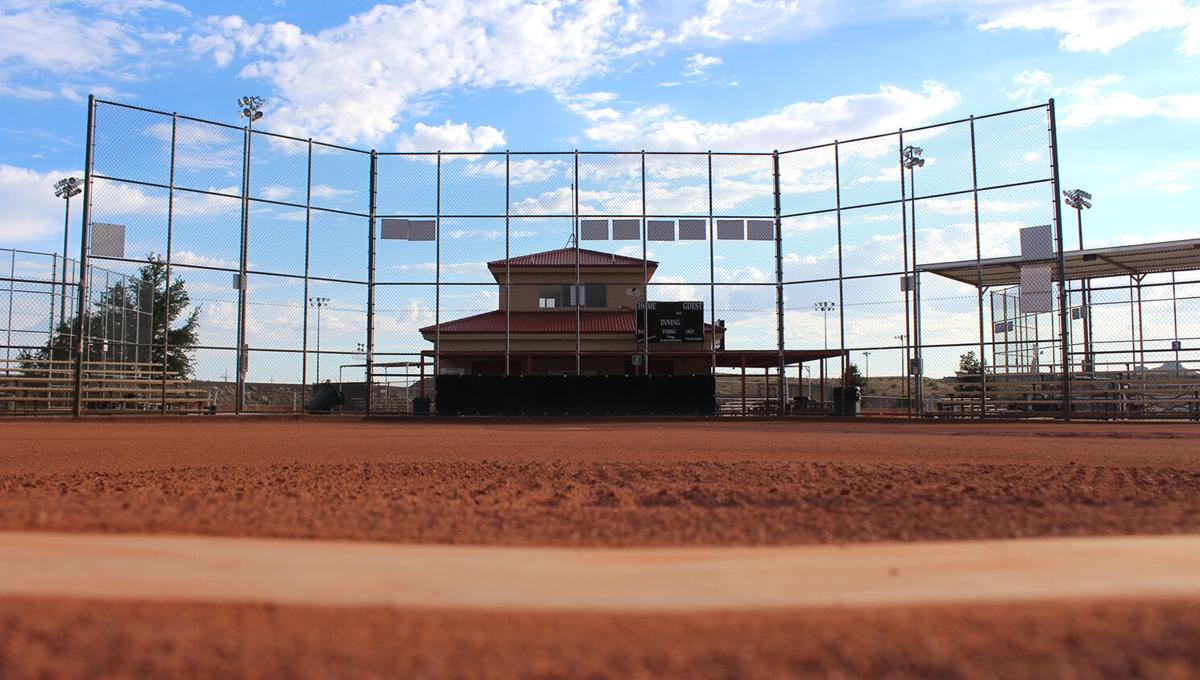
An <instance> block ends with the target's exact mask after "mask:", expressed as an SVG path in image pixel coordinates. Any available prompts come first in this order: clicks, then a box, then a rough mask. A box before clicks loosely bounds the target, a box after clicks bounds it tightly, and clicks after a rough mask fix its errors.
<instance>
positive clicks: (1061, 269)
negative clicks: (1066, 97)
mask: <svg viewBox="0 0 1200 680" xmlns="http://www.w3.org/2000/svg"><path fill="white" fill-rule="evenodd" d="M1048 111H1049V114H1050V162H1051V164H1052V166H1053V169H1054V174H1053V177H1052V181H1051V189H1052V190H1053V191H1054V234H1055V238H1056V239H1057V240H1058V253H1057V255H1058V332H1059V336H1060V337H1059V345H1060V351H1061V354H1062V360H1061V363H1062V366H1063V372H1062V409H1063V418H1065V419H1067V420H1070V419H1071V371H1070V366H1071V347H1070V321H1069V314H1068V312H1067V271H1066V269H1067V264H1066V255H1065V253H1064V251H1065V250H1066V244H1065V243H1063V225H1062V199H1061V196H1062V191H1061V187H1060V185H1059V166H1058V124H1057V122H1056V121H1055V117H1054V99H1053V98H1051V99H1050V103H1049V108H1048Z"/></svg>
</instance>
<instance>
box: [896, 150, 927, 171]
mask: <svg viewBox="0 0 1200 680" xmlns="http://www.w3.org/2000/svg"><path fill="white" fill-rule="evenodd" d="M924 152H925V150H924V149H922V148H921V147H919V146H911V145H910V146H906V147H904V151H903V153H902V154H901V158H902V162H903V163H904V167H906V168H908V169H909V170H912V169H913V168H920V167H923V166H924V165H925V159H924V158H921V154H922V153H924Z"/></svg>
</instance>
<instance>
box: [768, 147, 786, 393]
mask: <svg viewBox="0 0 1200 680" xmlns="http://www.w3.org/2000/svg"><path fill="white" fill-rule="evenodd" d="M771 159H772V164H773V166H774V174H775V187H774V188H775V191H774V194H775V320H776V331H775V333H776V341H777V342H778V344H779V389H778V392H779V415H781V416H782V415H786V414H787V403H786V402H785V399H786V395H787V357H786V355H785V354H784V345H783V331H784V328H783V218H782V213H783V211H782V209H781V205H780V195H779V150H778V149H776V150H775V151H774V152H772V154H771Z"/></svg>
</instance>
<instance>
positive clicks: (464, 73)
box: [190, 0, 661, 142]
mask: <svg viewBox="0 0 1200 680" xmlns="http://www.w3.org/2000/svg"><path fill="white" fill-rule="evenodd" d="M660 37H661V36H659V35H658V34H657V33H656V32H655V31H652V30H649V29H645V28H643V27H642V23H641V15H640V10H639V9H638V7H637V5H636V3H631V4H630V5H628V6H626V5H623V4H621V3H620V2H618V1H617V0H585V1H582V2H576V3H562V2H554V1H552V0H542V1H539V2H516V1H513V0H509V1H503V0H497V1H495V2H482V3H472V2H467V0H446V1H445V2H433V1H432V0H415V1H414V2H411V3H407V4H404V5H401V6H393V5H382V4H381V5H377V6H375V7H373V8H371V9H370V10H368V11H366V12H364V13H362V14H357V15H354V16H352V17H350V18H349V19H348V20H347V21H346V22H345V23H343V24H341V25H339V26H335V27H333V28H329V29H326V30H323V31H320V32H317V33H305V32H303V31H302V30H301V29H300V28H298V27H296V26H293V25H291V24H287V23H283V22H278V23H275V24H249V23H247V22H246V21H244V20H243V19H241V18H240V17H236V16H232V17H211V18H210V19H209V20H208V24H207V32H205V33H203V34H201V35H198V36H194V37H193V38H192V39H191V41H190V45H191V47H192V49H193V50H195V51H196V52H197V53H201V54H211V55H212V56H213V58H214V59H215V60H216V61H217V63H218V64H225V63H229V62H230V61H231V60H232V59H233V58H234V57H235V56H238V55H242V56H247V57H249V58H251V59H256V61H253V62H252V63H250V64H249V65H247V66H246V67H245V68H243V69H242V75H243V76H246V77H259V78H265V79H267V80H269V81H270V82H271V83H272V84H273V85H274V86H275V88H276V89H277V90H278V91H279V94H280V98H279V100H278V102H277V105H276V106H273V107H272V109H273V110H272V112H271V116H272V126H273V127H275V128H277V129H280V130H282V131H284V132H293V133H300V132H302V133H303V134H304V135H309V134H311V135H314V136H318V137H322V138H328V139H332V140H335V141H353V142H359V141H376V140H379V139H381V138H383V137H385V136H387V135H390V134H392V133H394V132H395V131H397V129H398V126H399V123H398V120H400V119H402V118H404V117H405V116H406V115H409V114H411V113H412V112H413V111H414V110H420V109H422V108H423V107H424V106H425V105H426V103H425V99H426V98H427V97H428V96H430V95H432V94H435V93H437V92H440V91H443V90H447V89H450V88H469V87H496V86H505V87H514V88H546V89H550V90H559V89H561V88H563V87H565V86H567V85H570V84H572V83H574V82H576V81H578V80H580V79H582V78H584V77H588V76H591V75H595V74H597V73H601V72H603V71H605V70H606V69H607V68H608V67H609V66H610V64H611V63H612V62H613V60H614V59H616V58H619V57H621V56H623V55H626V54H630V53H633V52H638V51H641V50H644V49H646V48H647V47H649V46H652V45H654V44H657V43H658V42H659V41H660Z"/></svg>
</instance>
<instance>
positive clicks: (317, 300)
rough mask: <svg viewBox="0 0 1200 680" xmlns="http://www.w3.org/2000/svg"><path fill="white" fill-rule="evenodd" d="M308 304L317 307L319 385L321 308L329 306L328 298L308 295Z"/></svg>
mask: <svg viewBox="0 0 1200 680" xmlns="http://www.w3.org/2000/svg"><path fill="white" fill-rule="evenodd" d="M308 306H309V307H316V309H317V384H318V385H319V384H320V383H321V308H322V307H328V306H329V298H327V297H310V298H309V299H308Z"/></svg>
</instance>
